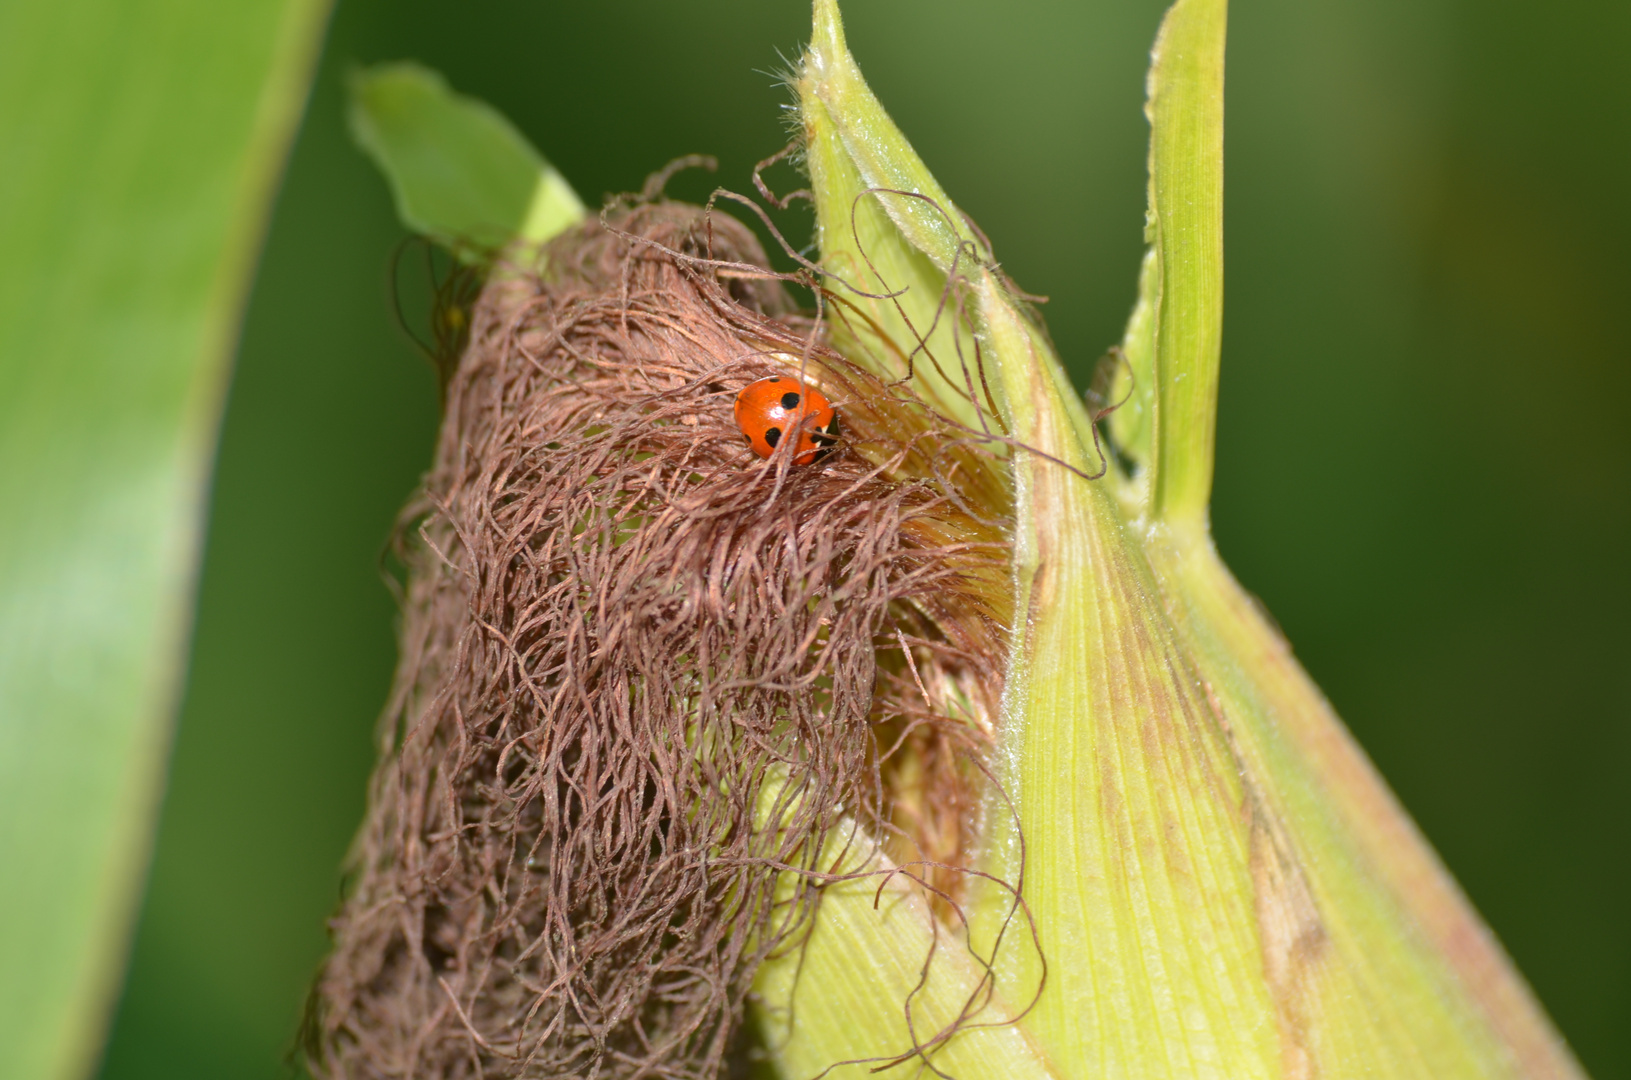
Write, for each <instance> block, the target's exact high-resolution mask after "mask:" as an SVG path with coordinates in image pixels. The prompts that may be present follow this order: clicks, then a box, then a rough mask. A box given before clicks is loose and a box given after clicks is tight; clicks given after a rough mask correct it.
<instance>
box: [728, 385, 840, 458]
mask: <svg viewBox="0 0 1631 1080" xmlns="http://www.w3.org/2000/svg"><path fill="white" fill-rule="evenodd" d="M736 426H737V427H739V428H741V429H742V434H743V435H745V436H747V440H748V445H749V446H751V447H753V452H754V453H755V454H758V455H759V456H760V457H762V458H767V457H769V456H770V455H771V454H773V453H774V452H775V450H776V447H778V446H780V445H781V444H782V440H783V439H784V438H786V437H787V435H788V433H789V432H797V433H798V434H797V441H796V442H795V443H794V447H793V464H795V465H809V464H810V463H811V462H815V461H820V460H821V459H822V458H823V457H825V456H827V454H828V453H829V452H830V451H831V449H832V446H833V444H834V443H836V442H837V441H838V414H837V413H836V412H834V411H833V407H832V406H831V405H829V404H828V403H827V399H826V398H825V397H823V396H822V395H821V391H819V390H817V389H815V388H814V387H813V386H805V385H804V384H803V383H801V382H799V381H798V380H797V379H795V378H793V377H791V376H789V375H772V376H770V378H768V379H760V380H759V381H758V382H751V383H748V384H747V385H746V386H744V387H742V392H741V393H740V394H737V395H736Z"/></svg>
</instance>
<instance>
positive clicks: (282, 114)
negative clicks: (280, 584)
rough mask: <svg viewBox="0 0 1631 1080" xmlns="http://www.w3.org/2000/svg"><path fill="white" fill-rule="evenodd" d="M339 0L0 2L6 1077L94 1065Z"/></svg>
mask: <svg viewBox="0 0 1631 1080" xmlns="http://www.w3.org/2000/svg"><path fill="white" fill-rule="evenodd" d="M326 13H327V5H326V4H325V3H323V2H321V0H241V2H237V3H230V4H220V3H211V2H206V0H165V2H155V3H146V4H128V3H120V2H117V0H64V2H60V3H51V4H8V5H5V6H3V7H0V161H3V162H4V163H5V164H4V166H3V167H0V251H4V252H5V258H4V260H0V506H4V507H5V510H4V513H3V515H0V1076H4V1077H7V1078H8V1080H11V1078H16V1080H35V1078H47V1077H49V1078H59V1077H62V1078H66V1077H75V1076H81V1075H83V1074H84V1073H85V1072H86V1070H87V1069H88V1068H89V1067H90V1066H91V1065H92V1064H93V1063H94V1062H95V1060H96V1057H97V1054H98V1051H99V1049H100V1046H101V1041H102V1036H103V1028H104V1025H105V1022H106V1016H107V1011H108V1007H109V1005H110V1004H111V1002H112V999H113V997H114V994H115V992H116V990H117V987H118V981H119V976H120V972H121V969H122V965H123V960H124V953H125V948H126V942H127V937H128V932H129V928H130V924H131V919H132V916H133V914H134V910H135V899H136V894H137V889H138V886H139V885H140V882H141V879H142V874H143V870H144V867H145V865H146V861H147V857H148V852H149V849H150V844H151V832H152V828H153V824H154V819H155V811H156V810H157V805H158V801H159V796H160V791H161V787H162V779H163V773H164V760H165V756H166V753H167V750H168V746H169V736H170V726H171V717H172V715H173V713H174V710H175V705H176V695H177V692H178V689H179V686H180V680H181V674H182V670H183V667H184V660H185V654H186V644H187V634H188V627H189V624H190V615H191V603H192V596H193V584H194V580H195V577H196V564H197V558H198V551H199V547H200V542H199V541H200V530H201V526H202V522H203V510H204V504H205V491H206V485H207V483H208V480H209V471H210V459H211V455H212V453H213V450H214V445H215V432H216V427H217V424H218V421H219V416H220V409H221V401H222V395H223V391H224V389H225V386H226V381H227V372H228V369H229V364H228V361H229V359H230V356H231V353H232V348H233V342H234V339H235V336H236V333H237V322H238V317H239V311H240V309H241V307H242V303H243V298H244V295H245V291H246V288H247V285H248V282H249V278H250V273H251V270H252V268H253V265H254V260H255V254H256V251H257V250H258V247H259V244H260V239H261V234H262V231H263V229H264V226H265V222H266V218H267V213H268V210H269V207H270V205H271V200H272V195H273V192H274V189H275V183H276V179H277V175H278V170H279V167H280V166H281V164H282V161H283V158H284V155H285V152H286V150H287V147H288V144H289V140H290V137H291V135H292V134H293V131H294V129H295V126H296V124H297V122H298V120H299V115H300V108H301V104H302V102H303V101H304V99H305V94H306V88H307V84H308V81H309V77H310V72H311V68H312V63H313V60H314V59H315V54H316V50H317V46H318V43H319V40H320V35H321V31H322V27H323V22H324V19H325V16H326Z"/></svg>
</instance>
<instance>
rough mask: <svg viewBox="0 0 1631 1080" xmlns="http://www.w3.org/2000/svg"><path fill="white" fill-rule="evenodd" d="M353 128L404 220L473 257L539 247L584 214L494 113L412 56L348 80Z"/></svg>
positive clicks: (572, 194)
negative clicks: (516, 244) (521, 244)
mask: <svg viewBox="0 0 1631 1080" xmlns="http://www.w3.org/2000/svg"><path fill="white" fill-rule="evenodd" d="M351 130H352V133H353V135H354V136H355V138H356V140H357V142H358V143H359V144H361V146H362V147H363V149H364V150H366V151H368V154H369V155H370V156H371V157H372V158H373V159H374V163H375V164H376V165H378V166H379V168H380V171H382V172H383V173H384V174H385V176H386V179H387V180H388V181H389V182H390V185H391V192H392V194H393V195H394V196H395V198H396V210H397V214H398V215H399V216H400V217H401V218H402V222H403V224H405V225H407V226H408V227H409V228H410V229H413V230H414V231H416V232H419V233H422V234H424V235H425V236H428V237H430V238H432V239H434V240H436V241H437V242H439V243H441V244H443V245H444V246H446V247H448V248H450V249H452V250H454V251H457V252H459V253H460V254H462V255H465V256H467V257H470V258H480V257H482V256H484V255H490V254H491V253H493V252H496V251H498V250H499V249H501V248H503V247H505V246H506V245H508V244H510V243H511V242H513V241H515V240H522V241H526V242H529V243H532V244H542V243H544V242H545V241H547V240H549V239H550V238H551V237H553V236H555V235H556V234H557V233H559V232H561V231H562V230H564V229H566V228H568V227H570V226H572V225H573V224H575V223H577V222H578V221H580V220H582V218H583V214H584V209H583V202H582V200H580V199H579V198H578V196H577V193H576V192H574V191H573V190H572V186H571V185H570V184H568V183H567V182H566V179H565V178H564V177H562V176H561V174H560V173H559V172H557V171H556V170H555V167H554V166H552V165H551V164H550V163H549V162H547V161H545V160H544V157H543V155H542V154H540V153H538V151H537V150H535V149H533V146H532V144H531V143H529V142H528V141H527V140H526V137H525V136H523V135H522V134H521V133H520V132H519V131H517V130H516V129H515V127H514V125H512V124H511V123H510V122H509V121H508V120H506V119H505V118H504V116H503V115H501V114H500V113H499V112H498V110H496V109H494V108H493V107H492V106H490V105H488V104H487V103H486V102H483V101H478V100H476V99H475V98H470V97H465V96H464V95H462V94H456V93H454V92H453V90H452V89H451V88H449V87H448V85H447V83H446V81H445V80H443V78H442V77H441V76H440V75H439V74H437V73H436V72H434V71H431V70H430V69H429V68H425V67H421V66H420V65H418V64H414V63H408V62H403V63H395V64H379V65H376V66H374V67H371V68H367V69H365V70H362V71H359V72H357V73H356V74H355V75H353V76H352V80H351Z"/></svg>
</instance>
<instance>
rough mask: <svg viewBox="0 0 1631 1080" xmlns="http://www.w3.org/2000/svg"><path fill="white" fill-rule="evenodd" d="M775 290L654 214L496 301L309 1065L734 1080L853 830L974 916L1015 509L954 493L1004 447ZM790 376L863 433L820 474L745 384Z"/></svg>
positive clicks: (607, 229)
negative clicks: (962, 891)
mask: <svg viewBox="0 0 1631 1080" xmlns="http://www.w3.org/2000/svg"><path fill="white" fill-rule="evenodd" d="M767 265H768V264H767V260H766V259H765V257H764V254H763V252H762V251H761V250H760V248H759V246H758V244H757V242H756V241H755V240H754V238H753V236H752V234H751V233H750V232H749V231H748V230H747V229H746V228H744V227H743V226H742V225H740V224H739V223H737V222H736V221H734V220H733V219H730V218H728V217H725V216H723V215H719V214H711V213H708V212H705V211H703V210H701V209H699V208H696V207H692V206H685V205H681V204H677V203H670V202H665V201H661V200H659V199H656V198H641V199H630V200H625V201H623V202H621V203H616V204H613V205H612V206H611V207H609V208H608V210H607V211H606V213H605V214H603V215H602V217H601V220H600V221H596V222H590V223H587V224H585V225H583V226H581V227H579V228H577V229H574V230H572V231H570V232H568V233H567V234H566V235H564V236H562V237H559V238H557V239H556V240H555V241H553V242H552V243H551V244H550V245H549V246H548V247H547V249H546V250H545V252H544V254H543V257H542V258H541V259H539V260H536V261H533V262H529V263H528V264H527V265H525V266H514V265H508V266H507V265H500V266H498V267H496V268H495V269H494V270H493V272H492V273H491V274H490V276H489V281H488V284H487V286H486V288H485V290H484V291H483V293H482V295H481V297H480V299H479V300H478V301H476V303H475V305H474V308H473V310H472V311H471V315H470V324H469V338H468V344H467V345H466V346H465V348H464V352H463V355H462V357H461V358H460V359H459V362H458V364H457V366H456V368H454V369H453V370H452V372H451V375H450V378H449V380H448V382H447V386H446V392H445V400H446V413H445V417H444V422H443V427H442V431H441V435H440V439H439V443H438V446H437V450H436V455H435V461H434V464H433V467H432V468H431V470H430V472H429V473H428V474H427V476H426V478H425V481H424V483H423V486H422V488H421V490H420V492H419V494H418V495H417V496H416V497H415V499H414V500H413V501H412V502H411V503H410V505H409V506H408V507H407V508H406V509H405V510H404V512H403V515H402V519H401V523H400V526H399V530H398V540H397V553H398V556H399V557H400V559H401V561H402V563H403V565H404V566H405V567H406V584H405V588H404V596H403V612H402V623H401V630H400V644H401V657H400V661H399V666H398V670H397V676H396V681H395V686H394V689H393V692H392V696H391V699H390V702H389V704H388V707H387V709H386V711H385V713H384V715H383V717H382V719H381V723H380V727H379V735H378V753H379V760H378V764H377V766H376V769H375V772H374V775H373V778H372V780H371V783H370V789H369V802H368V809H367V813H366V817H365V819H364V821H363V824H362V827H361V829H360V832H359V834H358V836H357V839H356V841H355V842H354V845H353V849H352V852H351V855H350V857H349V863H348V880H347V889H346V895H345V897H344V900H343V902H342V904H341V907H340V910H339V911H338V913H337V915H336V916H335V918H334V919H333V920H332V923H331V926H332V932H333V937H334V949H333V952H332V954H331V956H330V957H329V958H328V960H327V961H326V963H325V965H324V967H323V969H322V971H321V973H320V975H319V977H318V980H317V984H316V986H315V988H314V991H313V995H312V999H311V1005H310V1009H309V1014H308V1019H307V1027H306V1031H305V1038H304V1046H305V1055H306V1060H307V1065H308V1067H309V1068H310V1069H311V1070H312V1072H313V1073H314V1074H315V1075H317V1076H319V1077H323V1078H342V1077H344V1078H354V1080H361V1078H365V1077H367V1078H373V1077H380V1078H384V1077H392V1078H409V1077H412V1078H422V1080H430V1078H436V1080H443V1078H447V1080H451V1078H460V1080H463V1078H475V1077H563V1076H574V1077H578V1076H581V1077H591V1078H593V1077H608V1078H609V1077H673V1078H699V1080H702V1078H705V1080H714V1078H716V1077H718V1076H719V1075H720V1072H721V1067H722V1062H723V1060H724V1058H725V1055H726V1053H727V1050H728V1048H729V1046H730V1043H731V1040H732V1037H733V1034H734V1032H735V1030H736V1028H737V1026H738V1025H739V1023H740V1020H741V1017H742V1013H743V1007H744V1001H745V998H746V995H747V993H748V990H749V987H750V985H751V982H752V979H753V976H754V973H755V971H756V970H757V968H758V967H759V965H760V963H761V962H762V961H763V960H764V959H765V958H766V957H768V956H771V955H774V954H777V953H779V952H783V951H785V950H788V949H796V948H797V947H798V946H799V943H800V942H801V941H802V939H803V936H804V935H805V934H806V933H807V931H808V929H809V927H810V925H811V919H812V917H813V914H814V912H815V909H816V907H817V905H818V903H819V900H820V896H821V891H822V888H823V886H824V885H825V884H827V883H829V882H830V881H832V880H833V879H834V878H835V877H837V876H844V875H839V874H837V873H836V870H835V868H836V867H839V866H840V865H843V861H844V860H843V853H842V852H839V851H837V850H835V849H836V848H839V847H842V846H843V845H844V844H845V843H848V842H849V841H847V840H846V839H845V838H846V837H848V836H852V835H853V830H845V829H844V828H842V826H843V824H844V822H845V821H846V820H854V821H859V822H860V823H862V825H863V826H864V827H866V828H867V829H869V830H871V832H872V833H873V834H874V835H877V836H880V837H882V838H884V842H885V846H886V848H887V849H888V851H889V853H890V854H891V855H893V856H894V857H895V860H896V862H897V863H914V864H915V865H917V866H919V867H921V868H922V871H921V874H920V879H921V880H922V881H923V882H924V887H925V888H926V889H928V890H929V891H930V892H932V893H933V894H934V895H935V896H936V897H937V898H938V899H939V901H940V902H942V903H949V902H950V901H949V899H948V898H949V897H951V896H952V894H953V893H955V891H956V888H957V885H956V877H957V868H958V867H959V866H961V865H963V864H964V861H965V856H966V855H967V851H968V847H969V845H970V843H971V842H972V831H973V828H974V826H975V824H976V822H975V811H974V807H975V805H976V803H977V801H978V800H977V798H976V797H975V795H974V791H975V789H976V788H977V787H978V786H979V785H980V784H982V783H985V782H987V781H985V780H984V779H983V772H982V765H981V763H980V762H981V757H982V755H983V752H984V749H985V746H986V743H987V740H988V738H989V735H990V730H991V724H992V718H993V717H994V716H995V715H996V712H997V709H998V703H999V701H1000V696H1001V678H1002V676H1001V671H1002V660H1003V649H1004V647H1005V642H1006V632H1007V622H1008V618H1009V616H1008V613H1007V612H1006V611H1005V610H1004V608H1003V603H1004V600H1003V599H1001V598H1002V597H1003V596H1005V595H1006V593H1005V590H1006V584H1007V579H1008V568H1007V558H1008V556H1007V549H1006V544H1005V542H1004V526H1005V515H1006V514H1008V513H1009V507H1008V506H1007V505H1006V504H1005V503H1003V502H1002V500H1001V498H1000V496H998V497H992V498H988V499H987V500H986V501H985V503H982V504H979V505H971V504H970V502H969V501H968V500H967V499H966V498H965V497H964V495H961V494H959V491H958V489H957V484H956V483H955V482H954V479H955V477H957V476H960V475H967V474H969V473H971V472H978V471H980V470H977V469H971V468H970V467H969V463H970V461H972V460H973V459H974V458H975V457H977V456H978V455H980V454H982V453H985V452H986V451H984V450H983V449H982V448H981V447H980V446H979V445H978V444H977V442H976V441H974V440H970V439H968V438H966V437H964V436H963V435H961V434H959V433H958V432H956V431H955V430H952V429H950V428H948V427H946V426H944V425H937V424H936V422H935V417H934V416H933V414H932V411H931V410H928V409H927V408H926V407H925V406H923V405H922V404H921V403H920V402H917V401H916V400H915V399H914V398H913V397H912V395H911V393H910V391H909V390H908V389H906V388H905V387H902V386H898V385H888V384H885V383H883V382H881V381H880V380H878V379H877V378H875V377H873V376H872V375H869V374H867V373H866V372H865V371H864V370H863V369H862V368H860V367H858V366H856V365H854V364H852V363H850V362H848V361H846V360H845V359H844V358H842V357H840V356H839V355H838V354H836V353H835V352H833V351H832V350H831V349H829V348H828V347H827V346H826V345H825V343H824V338H823V333H822V327H821V324H820V321H819V320H818V319H815V318H814V317H812V316H810V315H808V314H804V313H800V312H799V311H797V310H796V309H795V307H794V306H793V304H792V302H791V301H790V299H789V296H788V293H787V291H786V290H785V288H784V284H783V282H782V281H781V280H778V278H779V275H775V274H772V273H771V272H770V271H769V270H768V269H766V267H767ZM771 375H782V376H786V375H794V376H797V377H801V378H803V379H805V380H807V381H808V382H810V383H811V384H813V385H817V386H819V387H821V388H822V390H823V392H824V393H825V394H826V395H827V396H828V397H829V398H830V399H831V400H832V401H833V402H834V404H835V405H836V406H837V407H838V409H839V414H840V416H841V422H842V429H841V436H842V437H841V441H840V445H839V446H838V447H837V448H836V449H835V450H834V452H833V453H832V454H830V455H829V456H828V457H826V458H825V459H824V460H822V461H820V462H819V463H817V464H814V465H802V466H801V465H795V464H793V462H792V459H791V455H790V454H788V453H777V454H775V455H773V456H772V457H771V458H770V459H769V460H763V461H762V460H760V459H758V458H757V457H755V456H754V455H753V453H752V452H751V451H750V450H749V448H748V447H747V446H745V445H744V443H743V436H742V433H741V432H740V430H739V429H738V428H737V426H736V424H735V422H734V420H733V417H732V405H733V402H734V399H735V395H736V392H737V391H738V390H739V389H740V388H741V387H742V386H744V385H745V384H747V383H749V382H751V381H753V380H755V379H758V378H763V377H768V376H771ZM984 471H985V472H987V473H989V472H990V470H989V469H986V470H984ZM908 757H909V759H910V762H911V764H910V765H909V767H908V766H903V765H902V764H901V762H902V761H904V760H907V758H908ZM829 841H831V842H830V843H829Z"/></svg>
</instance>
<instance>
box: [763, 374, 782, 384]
mask: <svg viewBox="0 0 1631 1080" xmlns="http://www.w3.org/2000/svg"><path fill="white" fill-rule="evenodd" d="M781 381H782V377H781V376H780V375H772V376H771V377H770V378H768V379H766V380H765V382H781Z"/></svg>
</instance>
